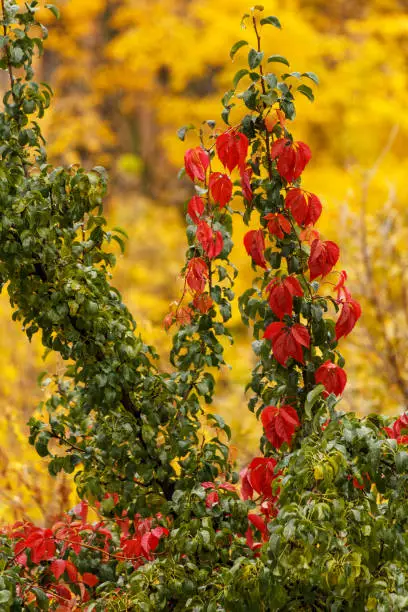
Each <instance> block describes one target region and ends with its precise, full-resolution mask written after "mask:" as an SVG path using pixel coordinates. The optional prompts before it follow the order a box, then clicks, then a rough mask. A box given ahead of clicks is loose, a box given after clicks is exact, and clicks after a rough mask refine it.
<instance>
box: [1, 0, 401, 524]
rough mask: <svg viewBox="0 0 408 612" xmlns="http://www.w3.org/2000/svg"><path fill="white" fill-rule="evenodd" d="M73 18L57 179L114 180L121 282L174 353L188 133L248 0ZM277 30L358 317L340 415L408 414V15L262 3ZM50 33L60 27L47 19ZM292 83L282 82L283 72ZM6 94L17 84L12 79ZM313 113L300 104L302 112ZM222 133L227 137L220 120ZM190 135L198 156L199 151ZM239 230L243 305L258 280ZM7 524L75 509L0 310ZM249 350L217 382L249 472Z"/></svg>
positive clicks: (57, 111) (50, 67) (54, 72)
mask: <svg viewBox="0 0 408 612" xmlns="http://www.w3.org/2000/svg"><path fill="white" fill-rule="evenodd" d="M54 3H55V4H56V5H57V6H58V7H59V8H60V10H61V19H60V21H59V22H58V23H54V22H51V20H50V23H49V27H50V38H49V41H48V44H47V47H46V49H47V51H46V54H45V56H44V58H43V59H42V60H41V62H39V64H38V66H37V71H38V73H37V77H38V80H46V81H48V82H50V83H51V85H52V86H53V88H54V90H55V94H56V95H55V99H54V104H53V108H52V110H51V111H50V113H49V114H48V116H47V118H46V119H45V122H44V130H45V133H46V136H47V138H48V141H49V154H50V159H51V161H52V162H53V163H55V164H72V163H80V164H83V165H85V166H86V167H91V166H94V165H104V166H105V167H106V168H107V169H108V170H109V174H110V177H111V181H110V188H109V195H108V198H107V202H106V211H107V216H108V219H109V222H110V224H111V226H115V225H120V226H122V227H124V228H125V229H126V231H127V232H128V234H129V236H130V241H129V243H128V247H127V250H126V253H125V255H124V256H121V255H120V254H118V266H117V269H116V270H115V272H114V279H113V280H114V283H115V284H116V285H117V286H118V287H119V289H120V290H121V291H122V292H123V295H124V299H125V301H126V303H127V305H128V306H129V307H130V309H131V310H132V312H133V314H134V316H135V318H136V320H137V322H138V324H139V329H140V330H141V331H142V332H143V334H144V337H145V339H146V340H147V341H149V342H151V343H153V344H154V345H155V346H156V347H157V348H158V350H159V352H160V353H161V354H162V355H163V359H162V367H163V368H166V367H169V366H168V362H167V361H166V357H165V356H166V354H167V349H168V347H169V343H170V336H169V335H167V334H166V333H165V331H164V330H163V327H162V320H163V317H164V316H165V314H166V313H167V312H168V309H169V304H170V303H171V302H172V301H174V300H175V299H177V298H178V296H179V295H180V291H181V287H182V282H181V280H180V277H179V271H180V269H181V266H182V264H183V259H184V251H185V246H186V243H185V238H184V206H185V202H186V200H187V199H188V198H189V197H190V196H191V194H192V191H191V185H190V184H188V181H185V180H181V181H179V180H177V172H178V169H179V167H180V166H181V165H182V163H183V161H182V160H183V153H184V150H185V148H186V143H181V142H180V141H179V140H178V139H177V137H176V130H177V128H178V127H180V126H181V125H184V124H189V123H195V124H199V123H200V122H201V121H202V120H204V119H217V120H218V119H219V114H220V110H221V109H220V104H219V100H220V98H221V97H222V95H223V93H224V92H225V91H226V90H227V89H229V87H230V82H231V79H232V76H233V75H234V74H235V72H236V71H237V69H238V68H240V67H241V65H240V60H239V54H238V57H237V58H236V60H235V62H234V63H233V64H232V63H231V62H230V60H229V57H228V51H229V48H230V46H231V45H232V44H233V43H234V42H235V41H236V40H238V39H239V38H242V37H243V34H242V33H241V32H240V29H239V24H240V19H241V16H242V14H243V13H244V12H246V11H247V10H248V8H249V5H248V0H222V2H220V1H219V0H87V1H86V2H84V1H83V0H56V1H55V0H54ZM264 5H265V10H266V14H277V15H278V16H279V18H280V20H281V22H282V24H283V30H282V31H281V32H278V31H277V30H275V29H274V28H265V32H264V43H263V44H264V47H265V50H266V53H267V54H268V55H270V54H273V53H278V54H281V55H285V56H286V57H288V59H289V60H290V62H291V69H292V70H299V71H300V72H303V71H307V70H312V71H314V72H316V73H317V74H318V75H319V78H320V82H321V85H320V87H319V88H318V89H317V91H316V94H317V99H316V101H315V103H314V104H313V105H311V104H310V102H309V101H308V100H306V98H303V99H298V100H297V110H298V116H299V117H298V119H297V120H296V128H295V135H296V138H297V139H300V140H304V141H306V142H307V143H308V144H309V145H310V146H311V148H312V151H313V160H312V162H311V163H310V164H309V167H308V170H307V172H306V173H305V179H304V186H305V188H306V189H309V190H310V191H313V192H315V193H317V194H318V195H319V196H320V197H321V199H322V201H323V203H324V213H323V216H322V218H321V221H320V224H319V229H320V230H321V231H322V233H323V234H324V236H325V238H326V239H332V240H338V241H339V242H340V245H341V247H342V259H341V262H342V263H341V265H342V268H346V269H347V270H348V272H349V279H350V280H349V283H348V285H349V287H350V289H351V290H352V293H353V296H354V297H355V298H357V299H358V300H359V301H361V303H362V306H363V317H362V319H361V320H360V322H359V325H358V327H357V331H356V332H355V333H354V334H353V338H352V339H350V340H349V341H345V342H344V341H343V344H342V349H343V352H344V353H345V355H346V358H347V365H346V368H347V372H348V378H349V383H348V386H347V390H346V393H345V397H344V400H343V404H344V407H346V408H347V409H351V410H355V411H357V412H359V413H360V414H365V413H368V412H372V411H378V412H385V413H399V412H401V411H403V410H407V409H408V373H407V361H408V352H407V349H408V326H407V323H408V278H407V277H408V250H407V245H408V181H407V177H408V155H407V136H408V113H407V112H406V108H407V106H408V83H407V79H408V77H407V75H408V37H407V31H408V0H359V1H358V2H355V0H331V2H327V1H326V0H279V2H278V1H277V0H268V1H267V2H265V3H264ZM44 19H49V17H48V16H47V15H44ZM275 66H281V68H282V72H283V71H285V70H286V67H285V66H283V65H280V64H275ZM1 83H2V85H3V89H4V88H5V87H6V82H5V80H4V81H1ZM300 98H302V96H300ZM220 125H222V122H221V120H220ZM196 144H197V142H196V141H195V139H194V136H193V135H191V136H188V137H187V146H195V145H196ZM243 233H244V229H243V227H241V226H240V224H237V227H236V230H235V242H236V245H237V246H236V248H235V250H234V258H235V263H236V264H237V265H238V266H239V268H240V270H241V271H242V272H241V275H240V277H239V280H238V285H237V293H238V294H239V293H241V292H242V291H243V290H244V289H245V288H246V287H247V286H248V283H250V282H251V280H250V279H251V274H252V272H251V270H250V266H249V258H248V257H247V255H246V254H245V253H244V250H243V248H242V247H241V244H242V235H243ZM0 317H1V335H0V368H1V372H2V376H1V378H0V520H14V519H17V518H22V517H26V518H30V519H31V520H34V521H37V522H39V523H42V524H47V523H49V522H50V520H51V519H52V517H53V516H55V515H56V514H58V513H59V512H60V511H61V510H62V509H65V508H67V507H69V506H70V504H72V503H73V501H74V494H73V492H72V491H73V487H72V482H71V481H70V479H67V478H60V479H58V480H55V479H52V478H51V477H50V476H48V473H47V467H46V465H45V463H44V461H42V460H41V459H40V458H39V457H38V456H37V455H36V453H35V451H34V450H33V449H32V448H31V447H30V446H29V444H28V441H27V438H26V428H25V423H26V422H27V420H28V419H29V417H30V416H31V414H32V413H33V411H34V410H35V407H36V405H37V404H38V402H39V401H41V398H42V396H43V394H44V393H45V391H43V390H41V389H40V388H39V387H38V386H37V385H36V380H37V376H38V375H39V374H40V373H41V372H42V371H43V370H44V369H45V368H46V367H48V368H50V369H51V371H52V372H58V371H62V370H63V364H62V362H58V361H56V359H55V357H54V358H52V357H51V358H47V359H46V362H45V363H44V361H43V360H42V355H43V350H42V348H41V346H40V342H39V338H35V339H34V340H33V342H32V343H31V345H30V344H29V343H28V341H27V339H26V337H25V335H24V334H23V333H22V331H21V329H20V328H19V325H18V324H16V323H13V322H12V321H11V310H10V307H9V305H8V301H7V294H6V292H3V295H2V296H1V297H0ZM231 325H232V327H233V328H234V329H233V331H234V332H235V333H236V335H237V340H236V343H235V345H234V346H233V347H231V348H228V350H227V358H228V362H229V363H230V364H231V365H232V366H233V368H232V369H231V370H230V369H228V368H225V370H224V371H222V372H221V373H220V374H219V376H218V379H219V385H218V393H217V396H216V400H215V406H214V408H215V410H216V411H217V412H219V413H221V414H222V415H223V416H224V417H225V418H226V419H227V421H228V422H229V423H230V425H231V426H232V429H233V444H234V446H235V447H236V452H237V455H238V457H239V462H240V465H242V464H243V463H244V462H246V461H247V460H248V458H250V457H251V456H252V455H253V453H254V452H255V449H256V446H257V440H258V436H259V428H258V426H257V424H256V421H255V419H254V417H252V416H251V415H250V414H249V413H248V412H247V410H246V399H245V395H244V386H245V383H246V381H247V378H248V376H249V372H250V369H251V367H252V363H253V357H252V353H251V342H250V338H251V337H250V335H249V333H248V331H247V330H246V329H245V328H244V327H243V325H242V324H241V322H240V317H239V314H238V312H237V309H236V312H235V314H234V317H233V319H232V323H231Z"/></svg>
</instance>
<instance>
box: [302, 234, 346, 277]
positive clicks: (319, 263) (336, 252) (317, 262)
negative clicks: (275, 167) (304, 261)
mask: <svg viewBox="0 0 408 612" xmlns="http://www.w3.org/2000/svg"><path fill="white" fill-rule="evenodd" d="M339 256H340V249H339V247H338V246H337V244H336V243H335V242H331V241H330V240H326V241H324V242H323V241H322V240H319V239H317V240H314V241H313V242H312V246H311V249H310V257H309V264H308V265H309V270H310V280H311V281H312V280H314V279H315V278H317V277H318V276H321V277H322V278H323V277H324V276H326V275H327V274H329V272H331V271H332V269H333V268H334V266H335V265H336V263H337V261H338V259H339Z"/></svg>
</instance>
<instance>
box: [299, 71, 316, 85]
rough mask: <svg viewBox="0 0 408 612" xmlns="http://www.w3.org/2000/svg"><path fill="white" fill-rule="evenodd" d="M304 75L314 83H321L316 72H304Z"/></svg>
mask: <svg viewBox="0 0 408 612" xmlns="http://www.w3.org/2000/svg"><path fill="white" fill-rule="evenodd" d="M302 77H307V78H308V79H310V80H312V81H313V83H316V85H319V77H318V76H317V74H316V73H314V72H302Z"/></svg>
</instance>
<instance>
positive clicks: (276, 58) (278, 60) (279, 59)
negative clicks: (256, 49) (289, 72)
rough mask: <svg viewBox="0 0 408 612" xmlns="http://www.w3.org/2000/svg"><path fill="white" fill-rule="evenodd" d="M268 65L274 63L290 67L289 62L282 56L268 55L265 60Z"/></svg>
mask: <svg viewBox="0 0 408 612" xmlns="http://www.w3.org/2000/svg"><path fill="white" fill-rule="evenodd" d="M267 62H268V63H271V62H276V63H278V64H285V66H290V64H289V61H288V60H287V59H286V57H283V55H270V56H269V57H268V59H267Z"/></svg>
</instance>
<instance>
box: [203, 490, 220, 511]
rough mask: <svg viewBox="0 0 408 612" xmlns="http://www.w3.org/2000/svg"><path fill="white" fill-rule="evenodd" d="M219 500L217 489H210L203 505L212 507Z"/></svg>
mask: <svg viewBox="0 0 408 612" xmlns="http://www.w3.org/2000/svg"><path fill="white" fill-rule="evenodd" d="M219 501H220V498H219V495H218V493H217V491H211V493H208V495H207V497H206V498H205V505H206V507H207V508H212V507H213V506H215V505H216V504H218V503H219Z"/></svg>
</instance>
